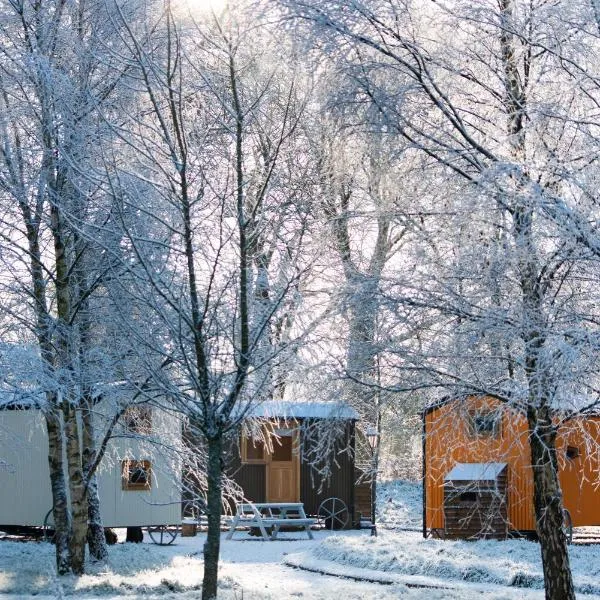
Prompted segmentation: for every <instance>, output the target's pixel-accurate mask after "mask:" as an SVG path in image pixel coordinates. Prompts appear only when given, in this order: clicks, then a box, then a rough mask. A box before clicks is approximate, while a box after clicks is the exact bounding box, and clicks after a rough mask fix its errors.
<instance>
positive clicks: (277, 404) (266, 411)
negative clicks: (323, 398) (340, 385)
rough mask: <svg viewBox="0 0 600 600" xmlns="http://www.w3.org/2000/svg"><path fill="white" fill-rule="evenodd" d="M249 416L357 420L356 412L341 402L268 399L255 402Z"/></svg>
mask: <svg viewBox="0 0 600 600" xmlns="http://www.w3.org/2000/svg"><path fill="white" fill-rule="evenodd" d="M249 416H250V417H261V418H280V419H347V420H354V421H358V419H359V416H358V413H357V412H356V411H355V410H354V409H353V408H352V407H351V406H348V405H347V404H343V403H342V402H284V401H277V400H270V401H266V402H262V403H261V404H257V405H256V406H255V407H253V408H252V410H251V411H250V413H249Z"/></svg>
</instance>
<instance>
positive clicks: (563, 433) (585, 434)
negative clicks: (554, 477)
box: [556, 416, 600, 527]
mask: <svg viewBox="0 0 600 600" xmlns="http://www.w3.org/2000/svg"><path fill="white" fill-rule="evenodd" d="M556 446H557V454H558V466H559V477H560V485H561V489H562V492H563V502H564V506H565V508H567V509H568V511H569V512H570V513H571V520H572V522H573V526H575V527H579V526H584V525H587V526H592V525H594V526H598V525H600V510H599V507H600V417H598V416H593V417H578V418H577V419H573V420H571V421H567V422H566V423H565V424H564V425H562V426H561V428H560V429H559V432H558V435H557V438H556ZM569 447H571V448H572V449H577V452H578V456H575V457H572V458H569V457H568V454H567V449H568V448H569ZM569 454H571V453H569Z"/></svg>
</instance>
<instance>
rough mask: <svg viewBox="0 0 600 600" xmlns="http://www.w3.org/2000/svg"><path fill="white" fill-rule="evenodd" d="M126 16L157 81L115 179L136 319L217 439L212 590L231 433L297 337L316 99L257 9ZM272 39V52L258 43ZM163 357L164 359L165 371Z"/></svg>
mask: <svg viewBox="0 0 600 600" xmlns="http://www.w3.org/2000/svg"><path fill="white" fill-rule="evenodd" d="M119 15H120V19H121V21H120V22H121V24H122V25H123V26H124V27H125V28H127V31H128V36H127V43H128V45H129V47H130V51H131V54H132V55H133V57H134V61H135V68H134V69H133V70H132V71H131V73H129V74H128V77H130V81H131V82H132V85H134V86H137V87H138V89H141V90H143V93H144V97H143V99H142V101H141V105H140V106H139V108H138V110H137V111H136V112H134V113H131V112H130V113H129V115H128V122H127V123H126V124H124V125H123V127H122V128H121V130H120V132H119V135H120V136H121V138H122V140H123V142H124V144H123V148H122V149H121V150H120V153H119V154H116V155H115V156H116V159H117V160H116V162H115V163H114V164H115V175H114V177H113V180H112V181H113V184H112V185H113V190H114V193H115V197H117V198H118V201H119V203H120V208H119V211H120V214H121V220H122V227H123V231H125V235H126V237H127V243H126V246H127V248H128V250H129V252H130V256H131V259H130V273H131V276H132V279H131V282H132V283H133V285H131V286H129V287H128V288H127V291H128V293H129V294H130V302H131V303H133V304H134V305H135V306H136V307H138V308H137V310H139V311H140V312H143V314H144V315H145V328H137V327H132V328H131V329H130V332H131V337H132V341H134V343H135V346H136V349H137V353H138V356H139V357H140V360H142V361H144V360H147V361H148V367H149V372H150V374H151V376H152V378H153V382H154V385H155V386H157V387H158V388H159V389H161V390H162V391H163V393H164V394H165V395H166V396H168V397H170V398H172V399H173V402H174V403H175V406H176V407H177V409H178V410H180V411H181V412H182V413H183V414H184V415H186V416H187V419H188V421H189V428H190V430H191V434H192V437H193V436H194V435H196V436H200V437H201V438H202V440H203V442H204V444H205V448H206V454H207V459H206V460H207V463H206V469H207V473H206V485H207V502H206V510H207V514H208V534H207V541H206V544H205V547H204V583H203V591H202V595H203V598H206V599H209V598H214V597H215V596H216V591H217V572H218V558H219V546H220V521H221V512H222V506H223V497H222V486H223V477H224V474H223V461H224V456H225V452H226V451H227V448H226V447H225V445H224V442H225V440H226V438H227V436H228V435H230V434H232V433H233V432H235V431H236V430H237V428H238V427H239V425H240V423H241V422H242V420H243V419H244V417H245V416H246V415H247V413H248V411H249V410H250V408H251V406H252V404H253V403H255V402H257V401H260V400H261V399H263V398H264V397H265V396H267V397H268V396H270V395H272V393H273V391H272V387H273V385H272V384H271V383H269V382H268V381H269V379H270V370H271V367H272V365H273V364H275V363H277V362H278V361H279V360H280V357H281V354H282V352H284V351H285V348H284V349H281V348H279V347H275V345H274V344H273V343H272V341H273V338H272V337H270V336H271V334H272V332H273V331H276V330H277V329H278V328H279V333H281V328H282V327H283V325H284V324H285V319H286V315H285V310H286V304H285V299H286V297H287V296H289V293H290V291H293V290H294V289H296V288H297V281H298V277H299V275H300V272H301V270H302V269H301V267H299V263H297V262H296V256H297V254H298V250H299V248H300V246H299V244H300V243H301V240H302V231H303V230H304V227H305V221H306V210H305V208H303V207H302V205H301V203H300V202H298V201H297V197H294V194H293V193H291V194H290V193H289V191H288V189H289V187H290V183H289V181H290V180H289V178H290V176H291V177H292V180H294V179H295V178H296V177H298V176H301V171H294V170H292V164H293V163H292V158H291V157H292V156H293V154H292V153H291V150H292V149H293V148H294V147H295V146H296V139H297V138H296V129H297V124H298V121H299V118H300V115H301V112H302V109H303V102H304V101H303V99H302V94H301V93H299V91H298V90H297V89H296V83H295V78H294V77H293V75H290V74H288V73H285V72H283V71H282V69H281V68H278V67H276V66H275V62H274V61H273V62H272V63H270V62H269V60H268V59H269V57H268V54H267V50H270V48H269V40H268V38H266V37H263V38H261V37H260V35H261V29H260V27H257V26H256V25H257V23H252V22H250V23H249V24H247V23H246V22H245V21H244V18H243V17H244V15H243V14H238V15H233V14H231V13H229V12H225V13H224V14H222V15H217V14H213V16H212V18H208V19H204V20H202V21H201V20H200V19H197V20H196V19H195V18H194V15H193V14H192V15H189V14H187V13H185V11H182V10H181V9H180V7H177V6H175V5H174V4H171V3H166V4H165V6H164V7H163V8H162V9H161V10H160V11H157V12H156V13H154V14H153V15H152V19H153V21H152V22H151V23H149V24H148V25H147V27H146V28H145V29H144V28H139V27H137V26H134V24H133V23H131V22H129V21H128V20H127V17H126V16H125V15H124V14H123V13H122V12H121V13H119ZM144 32H151V34H149V35H145V33H144ZM258 40H260V43H261V44H262V47H263V53H262V56H261V57H260V58H261V59H262V64H261V63H259V61H258V56H257V55H256V54H255V53H254V52H253V51H252V50H251V48H252V46H253V45H254V44H257V43H258ZM280 51H281V49H280ZM132 216H135V217H136V218H132ZM137 217H139V218H137ZM299 269H300V271H299ZM273 272H275V273H276V274H277V277H276V278H274V279H273V280H272V279H271V274H272V273H273ZM136 278H137V279H136ZM272 330H273V331H272ZM280 339H281V336H280ZM153 356H154V357H156V356H159V357H160V360H162V361H163V363H164V368H162V369H158V370H152V366H153V363H152V358H151V357H153ZM148 357H150V358H148ZM154 362H156V361H154ZM265 382H266V385H264V384H265ZM265 390H266V391H265Z"/></svg>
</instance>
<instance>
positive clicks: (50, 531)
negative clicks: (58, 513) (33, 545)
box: [42, 508, 54, 542]
mask: <svg viewBox="0 0 600 600" xmlns="http://www.w3.org/2000/svg"><path fill="white" fill-rule="evenodd" d="M42 529H43V532H44V541H45V542H51V541H52V540H53V539H54V509H53V508H51V509H50V510H49V511H48V512H47V513H46V516H45V517H44V525H43V526H42Z"/></svg>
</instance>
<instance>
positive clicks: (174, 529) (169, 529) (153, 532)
mask: <svg viewBox="0 0 600 600" xmlns="http://www.w3.org/2000/svg"><path fill="white" fill-rule="evenodd" d="M178 533H179V527H178V526H169V525H153V526H151V527H148V535H149V536H150V539H151V540H152V541H153V542H154V543H155V544H156V545H158V546H169V545H171V544H172V543H173V542H174V541H175V538H176V537H177V534H178Z"/></svg>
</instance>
